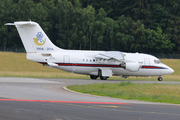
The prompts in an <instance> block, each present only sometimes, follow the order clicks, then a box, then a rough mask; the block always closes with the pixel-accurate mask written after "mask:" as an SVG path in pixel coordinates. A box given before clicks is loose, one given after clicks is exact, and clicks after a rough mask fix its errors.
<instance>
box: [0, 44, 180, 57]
mask: <svg viewBox="0 0 180 120" xmlns="http://www.w3.org/2000/svg"><path fill="white" fill-rule="evenodd" d="M0 51H1V52H16V53H25V52H26V51H25V49H24V48H17V47H8V48H5V47H0ZM150 54H151V55H153V56H156V57H157V58H159V59H180V54H165V53H150Z"/></svg>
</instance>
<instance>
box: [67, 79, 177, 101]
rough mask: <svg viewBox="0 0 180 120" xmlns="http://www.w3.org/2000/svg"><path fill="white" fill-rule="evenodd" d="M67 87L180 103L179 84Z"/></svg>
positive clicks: (114, 96)
mask: <svg viewBox="0 0 180 120" xmlns="http://www.w3.org/2000/svg"><path fill="white" fill-rule="evenodd" d="M67 88H68V89H70V90H73V91H77V92H81V93H88V94H92V95H99V96H109V97H113V98H121V99H132V100H141V101H150V102H161V103H173V104H180V85H179V84H170V85H169V84H156V83H153V84H136V83H132V82H120V83H101V84H98V83H94V84H88V85H71V86H67Z"/></svg>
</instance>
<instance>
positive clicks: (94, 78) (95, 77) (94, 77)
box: [90, 75, 98, 80]
mask: <svg viewBox="0 0 180 120" xmlns="http://www.w3.org/2000/svg"><path fill="white" fill-rule="evenodd" d="M90 78H91V79H93V80H96V79H97V78H98V76H94V75H90Z"/></svg>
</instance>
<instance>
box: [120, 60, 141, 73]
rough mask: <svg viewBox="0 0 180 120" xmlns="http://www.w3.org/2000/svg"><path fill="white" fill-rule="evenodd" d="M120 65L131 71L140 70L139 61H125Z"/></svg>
mask: <svg viewBox="0 0 180 120" xmlns="http://www.w3.org/2000/svg"><path fill="white" fill-rule="evenodd" d="M120 66H121V67H122V68H124V69H125V70H128V71H130V72H136V71H138V70H139V68H140V65H139V63H138V62H128V63H125V62H122V63H121V64H120Z"/></svg>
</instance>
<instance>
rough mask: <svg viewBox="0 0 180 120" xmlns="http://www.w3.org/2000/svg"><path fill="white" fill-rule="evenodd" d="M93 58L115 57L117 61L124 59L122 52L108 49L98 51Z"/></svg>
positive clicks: (108, 58) (107, 58)
mask: <svg viewBox="0 0 180 120" xmlns="http://www.w3.org/2000/svg"><path fill="white" fill-rule="evenodd" d="M95 58H100V59H106V60H110V59H115V60H117V61H122V60H124V56H123V53H122V52H115V51H112V52H111V51H108V52H103V53H99V54H98V55H96V56H95Z"/></svg>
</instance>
